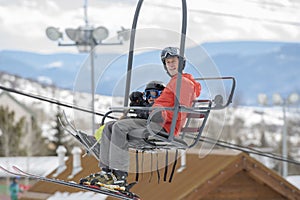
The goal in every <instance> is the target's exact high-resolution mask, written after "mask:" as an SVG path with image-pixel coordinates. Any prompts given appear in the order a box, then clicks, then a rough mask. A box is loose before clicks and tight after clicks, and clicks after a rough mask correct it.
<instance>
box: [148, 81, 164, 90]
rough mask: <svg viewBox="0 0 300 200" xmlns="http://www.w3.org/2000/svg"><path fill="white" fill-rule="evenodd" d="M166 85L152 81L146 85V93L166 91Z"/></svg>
mask: <svg viewBox="0 0 300 200" xmlns="http://www.w3.org/2000/svg"><path fill="white" fill-rule="evenodd" d="M165 87H166V86H165V84H164V83H163V82H161V81H151V82H149V83H148V84H147V85H146V88H145V91H146V90H151V89H152V90H159V91H161V90H164V89H165Z"/></svg>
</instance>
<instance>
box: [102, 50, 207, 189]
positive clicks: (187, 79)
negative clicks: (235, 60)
mask: <svg viewBox="0 0 300 200" xmlns="http://www.w3.org/2000/svg"><path fill="white" fill-rule="evenodd" d="M179 59H183V61H184V62H183V65H185V58H182V57H180V54H179V49H178V48H176V47H167V48H165V49H163V50H162V52H161V61H162V63H163V65H164V68H165V70H166V72H167V73H168V74H169V75H170V76H171V80H170V82H169V83H168V84H167V86H166V88H165V89H164V90H163V92H162V93H161V94H160V96H159V97H158V98H157V99H156V100H155V102H154V104H153V107H174V103H175V96H176V81H177V77H178V76H177V75H178V67H179ZM183 68H184V66H183ZM200 90H201V86H200V83H198V82H196V81H195V80H194V79H193V77H192V75H190V74H185V73H184V74H182V80H181V94H180V97H179V98H178V99H179V103H180V105H184V106H187V107H191V106H192V101H193V100H194V99H195V98H196V97H198V96H199V95H200ZM172 117H173V112H172V111H170V110H167V111H163V112H162V113H161V118H162V121H160V122H158V123H156V122H151V124H150V125H151V128H152V130H155V131H156V132H157V131H160V130H163V131H166V132H168V133H170V129H171V123H172ZM185 120H186V114H184V113H178V117H177V121H176V127H175V133H174V135H175V136H177V135H178V134H179V132H180V129H181V127H182V126H183V124H184V122H185ZM146 125H147V120H146V119H137V118H135V119H123V120H119V121H116V122H114V123H113V125H112V126H106V127H105V128H104V131H103V133H105V134H103V135H102V138H101V145H100V148H101V149H100V168H101V169H102V171H101V172H100V174H98V177H97V180H96V181H98V182H99V183H101V184H105V185H117V186H120V187H122V186H124V187H126V186H127V181H126V178H127V175H128V173H127V172H128V168H129V153H128V145H129V142H130V141H129V139H128V138H130V137H129V136H131V137H133V138H136V139H138V138H139V139H143V138H145V137H146V134H147V128H146Z"/></svg>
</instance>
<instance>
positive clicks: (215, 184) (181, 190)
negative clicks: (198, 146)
mask: <svg viewBox="0 0 300 200" xmlns="http://www.w3.org/2000/svg"><path fill="white" fill-rule="evenodd" d="M224 152H227V151H226V150H224ZM150 155H151V154H145V155H143V160H144V161H145V163H144V165H143V171H144V172H145V171H149V170H148V169H149V168H148V167H151V165H149V159H148V158H149V157H148V158H147V156H150ZM132 156H133V157H131V159H135V157H134V155H132ZM140 158H141V154H140ZM169 158H172V155H171V154H169ZM139 160H140V161H141V159H139ZM159 160H160V162H164V157H159ZM147 162H148V163H147ZM155 162H156V161H155ZM131 163H135V162H131ZM139 163H140V165H139V168H140V170H141V169H142V167H141V162H139ZM71 165H72V158H70V159H69V160H68V161H67V166H68V168H67V170H65V171H64V172H63V173H62V174H60V175H59V177H58V178H59V179H63V180H68V175H70V174H71V169H72V167H71ZM152 165H153V163H152ZM82 166H83V169H84V170H82V171H81V172H80V173H78V174H77V175H76V176H75V177H74V179H72V180H73V181H79V179H80V178H81V177H85V176H87V175H89V174H90V173H95V172H97V171H98V170H99V168H98V164H97V161H96V160H95V159H94V158H92V157H84V158H83V159H82ZM153 166H154V165H153ZM179 167H180V164H178V165H177V169H178V168H179ZM171 168H172V164H170V165H169V167H168V176H169V175H170V171H171ZM133 169H135V164H132V165H131V170H133ZM159 171H160V175H161V177H163V174H164V168H161V169H160V170H159ZM52 174H54V172H52V173H51V174H50V175H49V177H51V175H52ZM139 177H140V180H139V183H138V184H136V186H134V187H133V188H132V192H135V193H137V194H138V195H139V196H140V197H141V198H142V199H146V200H147V199H221V200H222V199H224V200H225V199H299V197H300V191H299V189H298V188H296V187H295V186H293V185H291V184H290V183H289V182H287V181H286V180H285V179H284V178H283V177H281V176H279V175H278V174H277V173H276V172H274V171H272V170H270V169H269V168H267V167H265V166H264V165H263V164H261V163H260V162H258V161H257V160H255V159H254V158H251V157H250V156H248V155H247V154H245V153H236V152H235V153H229V154H228V153H220V152H216V151H214V152H211V153H209V154H208V155H207V156H205V157H204V158H199V156H198V154H197V152H192V151H189V152H188V154H187V156H186V168H185V170H183V171H182V172H180V173H177V172H176V173H175V175H174V178H173V181H172V182H171V183H169V182H164V181H163V180H162V178H161V180H160V183H158V178H157V173H156V171H154V172H153V173H151V172H145V173H143V174H142V175H140V176H139ZM150 179H151V181H150ZM134 180H135V174H134V173H131V174H130V175H129V182H133V181H134ZM57 191H61V192H78V191H79V190H78V189H73V188H68V187H64V186H60V185H55V184H52V183H46V182H38V183H37V184H35V185H33V187H32V188H31V189H30V192H31V193H35V194H45V193H47V194H48V195H50V194H54V193H55V192H57ZM41 196H42V195H41ZM22 199H23V200H27V199H30V198H26V193H25V196H24V197H23V198H22ZM31 199H32V198H31ZM40 199H43V198H40ZM109 199H110V198H109Z"/></svg>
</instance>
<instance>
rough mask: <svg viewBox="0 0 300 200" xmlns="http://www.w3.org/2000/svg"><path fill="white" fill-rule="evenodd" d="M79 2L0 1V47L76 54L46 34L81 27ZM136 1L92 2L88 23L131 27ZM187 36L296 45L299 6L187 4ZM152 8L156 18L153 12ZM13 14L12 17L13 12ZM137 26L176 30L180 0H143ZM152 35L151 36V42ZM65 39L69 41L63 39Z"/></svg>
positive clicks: (191, 1) (215, 0)
mask: <svg viewBox="0 0 300 200" xmlns="http://www.w3.org/2000/svg"><path fill="white" fill-rule="evenodd" d="M83 2H84V1H83V0H72V3H70V1H67V0H49V1H39V0H25V1H24V0H10V1H0V27H1V31H0V37H1V38H5V39H2V40H1V41H0V47H1V49H17V50H25V51H35V52H45V53H50V52H74V53H75V52H77V49H76V48H75V47H64V48H63V47H60V46H58V45H57V43H56V42H53V41H50V40H49V39H48V38H47V37H46V35H45V29H46V28H47V27H48V26H55V27H59V28H60V30H61V31H64V29H65V28H77V27H78V26H82V25H84V24H85V22H84V19H83V17H84V11H83ZM136 2H137V1H136V0H113V1H105V0H90V1H88V19H89V23H90V25H94V26H95V27H97V26H106V27H107V28H108V29H109V31H110V36H113V35H115V33H116V31H117V30H119V29H120V27H121V26H124V27H126V28H130V27H131V23H132V19H133V16H134V12H135V6H136ZM187 6H188V9H189V11H188V30H187V34H188V37H190V38H192V39H193V40H194V41H195V42H197V43H202V42H207V41H226V40H278V41H299V37H300V29H299V27H300V23H299V18H300V12H298V10H299V8H300V4H299V3H298V2H297V1H289V2H287V1H279V2H277V3H270V2H268V1H262V2H259V1H257V2H255V1H251V2H250V1H246V0H243V1H235V0H228V1H226V2H224V1H218V0H205V1H201V2H200V1H198V0H189V1H187ZM153 10H155V11H156V12H157V13H159V14H158V15H155V14H153V13H154V12H153ZM12 13H13V14H12ZM138 28H163V29H170V30H173V31H177V32H180V30H181V3H180V1H178V0H170V1H167V2H166V1H162V0H153V1H145V3H144V4H143V6H142V9H141V12H140V18H139V22H138ZM155 38H156V36H153V40H155ZM65 39H67V37H65Z"/></svg>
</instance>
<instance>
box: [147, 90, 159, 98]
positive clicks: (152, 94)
mask: <svg viewBox="0 0 300 200" xmlns="http://www.w3.org/2000/svg"><path fill="white" fill-rule="evenodd" d="M161 92H162V91H161V90H155V89H150V90H145V93H144V95H145V97H146V99H150V97H151V98H153V99H156V98H158V97H159V96H160V94H161Z"/></svg>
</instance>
